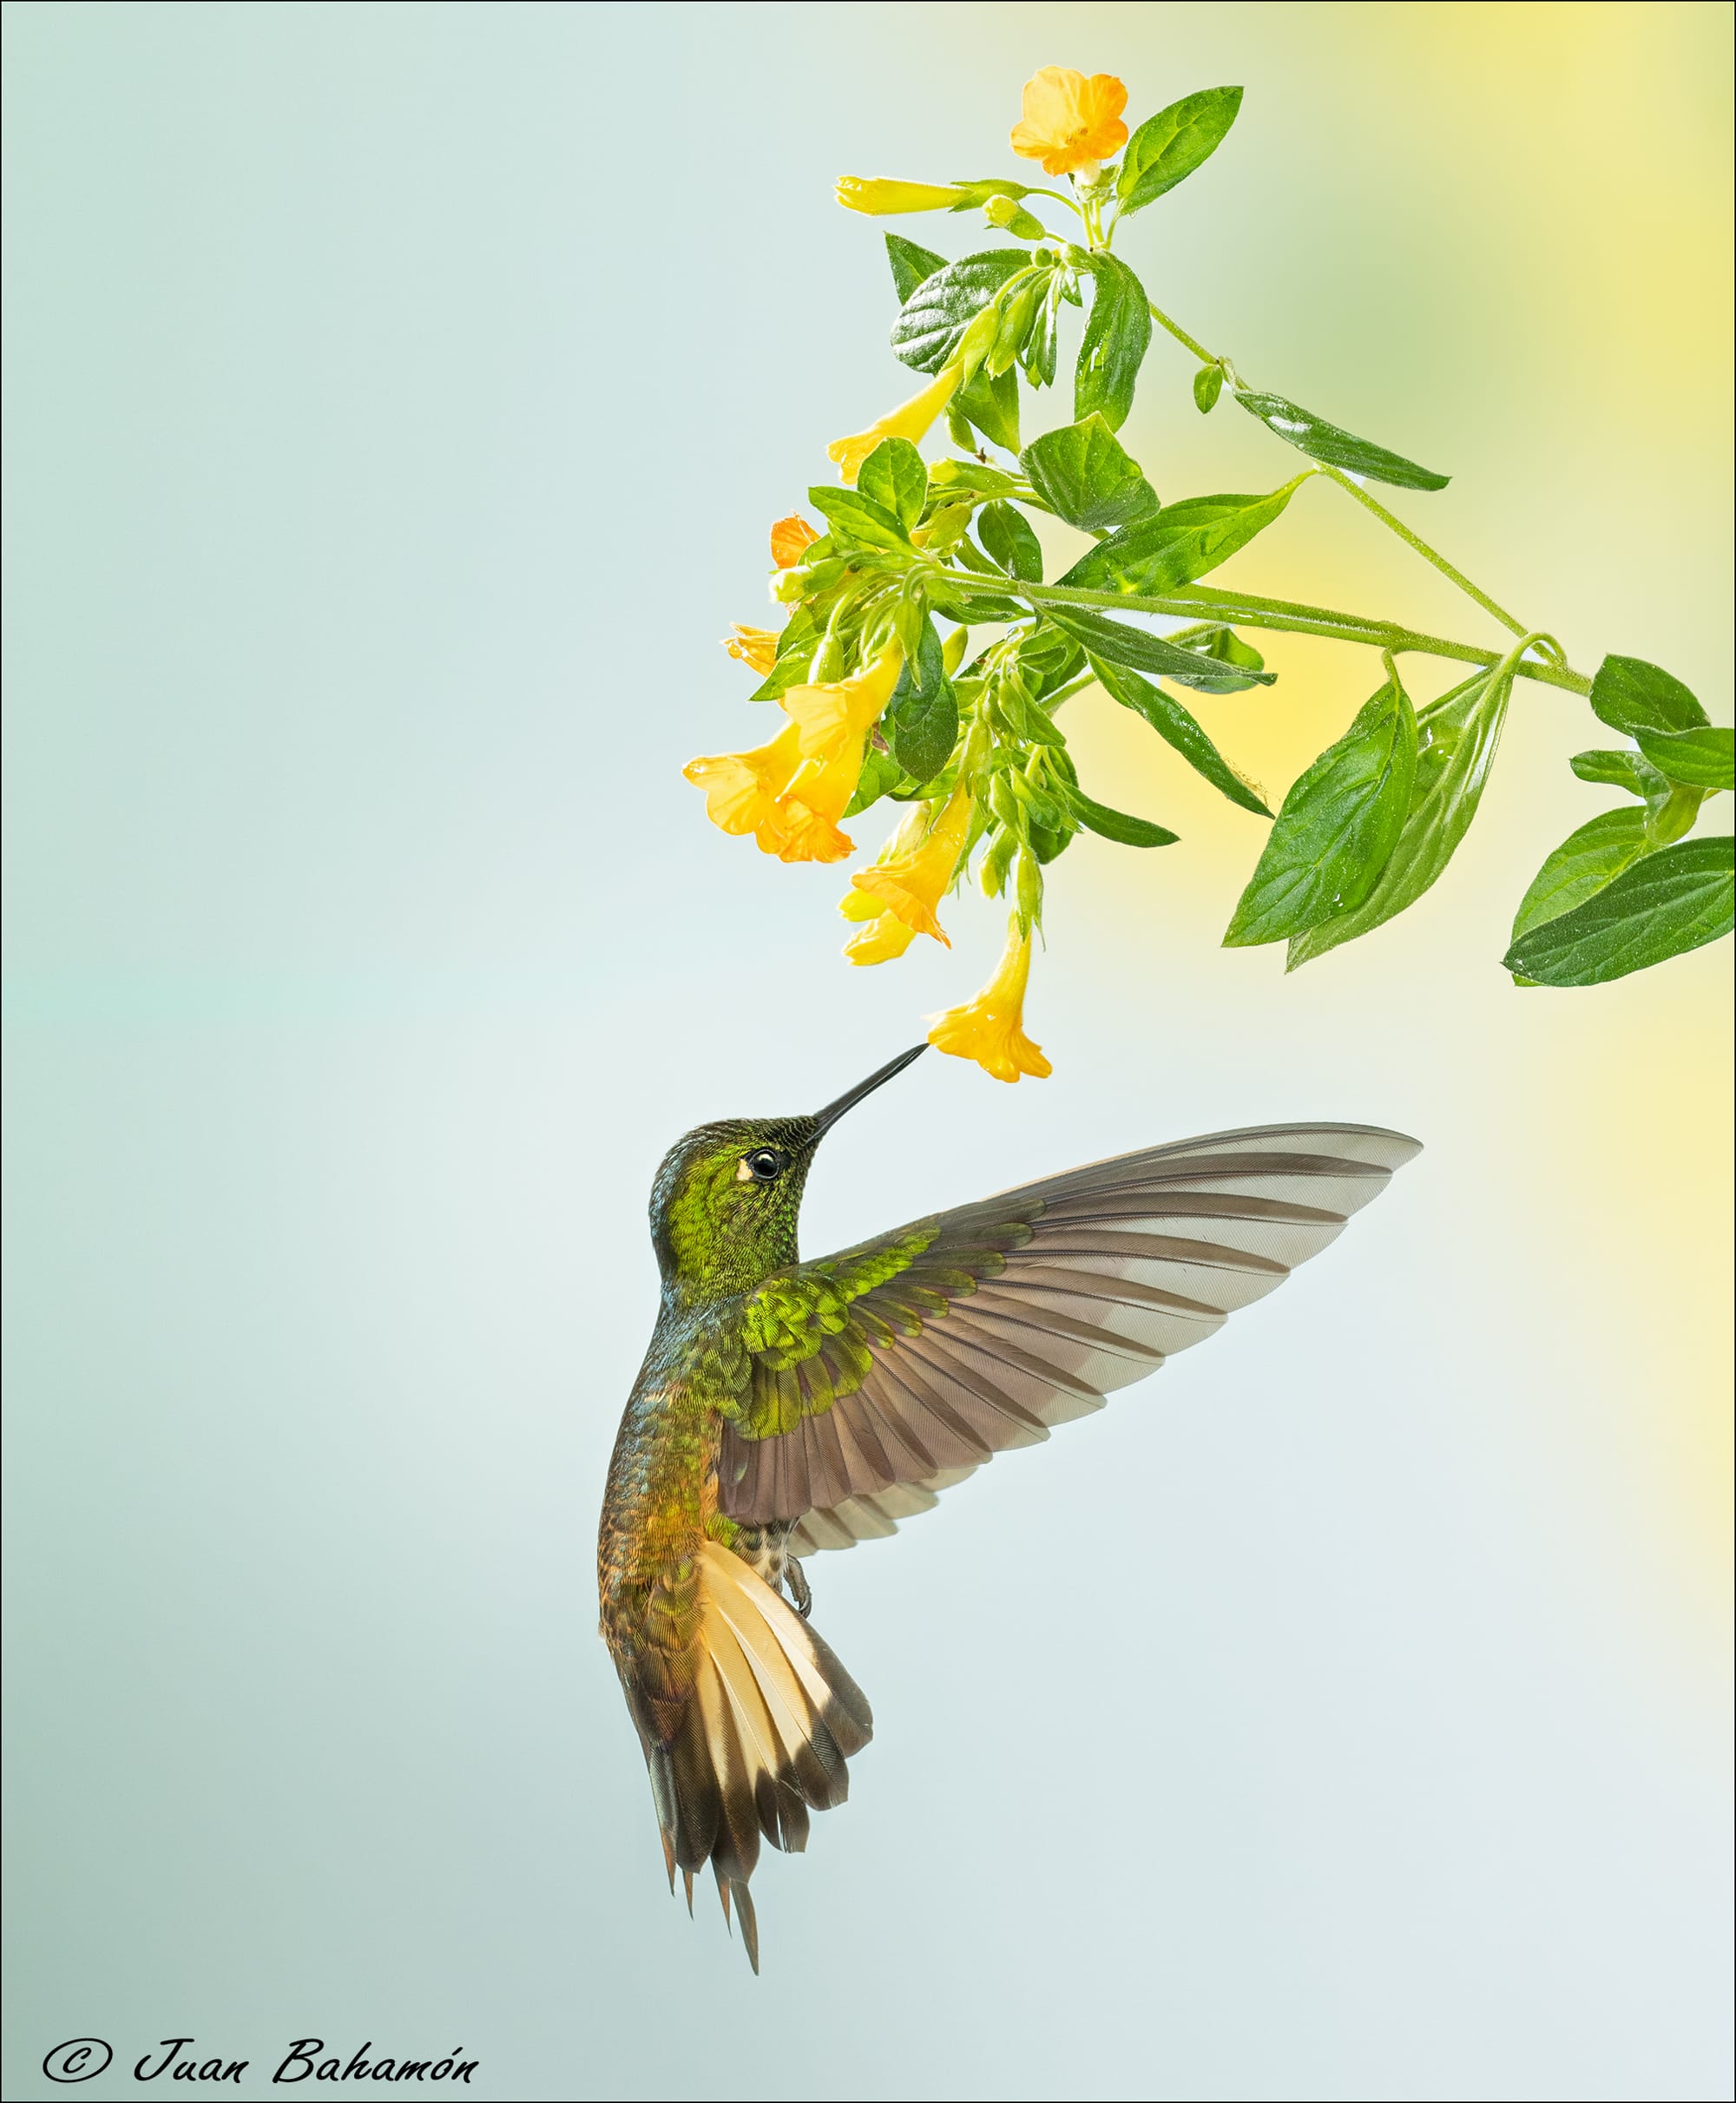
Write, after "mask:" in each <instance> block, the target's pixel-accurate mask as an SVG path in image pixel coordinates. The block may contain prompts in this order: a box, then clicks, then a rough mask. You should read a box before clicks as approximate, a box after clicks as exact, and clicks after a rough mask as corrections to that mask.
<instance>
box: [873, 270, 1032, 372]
mask: <svg viewBox="0 0 1736 2103" xmlns="http://www.w3.org/2000/svg"><path fill="white" fill-rule="evenodd" d="M1029 268H1030V257H1029V254H1027V253H1026V252H1025V250H1024V249H1023V248H985V249H983V251H982V252H981V253H980V254H977V255H967V256H961V257H960V258H959V260H958V261H957V262H956V263H948V264H946V265H945V266H944V267H943V268H941V269H939V270H937V271H936V272H935V273H933V274H932V275H931V276H930V277H927V278H924V279H923V281H922V283H921V284H920V285H918V286H917V288H916V290H915V291H914V292H911V293H910V294H909V295H908V297H907V298H906V299H905V300H904V306H902V307H901V308H900V309H899V312H898V319H897V320H896V321H895V322H894V323H893V324H892V349H893V350H894V352H896V353H897V354H898V357H900V358H903V360H904V363H905V364H906V365H913V366H914V367H915V368H916V370H917V371H918V372H938V371H940V369H941V367H942V366H943V365H945V364H946V362H947V360H948V359H949V358H951V356H952V355H953V353H954V352H956V351H957V348H958V346H959V345H960V343H961V342H962V341H963V337H964V332H965V330H966V329H968V328H969V327H970V324H971V323H972V322H973V321H974V320H975V319H976V317H977V315H978V314H980V313H981V312H982V311H983V308H984V307H985V306H988V304H989V302H990V300H991V299H993V298H994V297H995V295H996V292H999V291H1000V289H1001V287H1002V286H1003V285H1004V284H1005V283H1006V282H1007V280H1008V279H1009V278H1013V277H1016V276H1017V275H1018V273H1019V272H1020V271H1022V270H1029Z"/></svg>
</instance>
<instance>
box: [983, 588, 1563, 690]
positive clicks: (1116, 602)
mask: <svg viewBox="0 0 1736 2103" xmlns="http://www.w3.org/2000/svg"><path fill="white" fill-rule="evenodd" d="M947 582H948V584H949V585H950V587H952V588H954V589H955V590H957V589H959V588H963V590H964V591H965V592H966V593H970V592H973V591H980V592H982V593H983V594H985V595H988V594H993V595H995V596H996V597H1007V596H1009V595H1010V596H1013V597H1016V598H1021V599H1023V600H1024V601H1026V602H1027V603H1028V604H1029V606H1030V607H1031V608H1033V609H1034V610H1036V611H1038V612H1041V610H1042V608H1043V607H1044V606H1045V605H1051V606H1089V607H1096V608H1101V609H1102V610H1103V611H1104V612H1106V613H1122V614H1167V615H1170V616H1172V617H1175V618H1180V619H1182V620H1188V621H1200V620H1207V621H1223V622H1225V623H1226V624H1230V625H1233V626H1235V627H1238V628H1277V629H1280V630H1282V631H1283V632H1285V633H1286V634H1292V635H1318V636H1322V637H1324V638H1325V639H1326V640H1327V641H1333V642H1356V643H1362V644H1364V645H1365V646H1366V647H1368V648H1370V649H1375V650H1387V651H1390V652H1391V654H1392V655H1393V656H1395V657H1401V656H1404V654H1406V653H1412V654H1418V655H1422V656H1427V657H1447V658H1452V659H1454V660H1457V662H1458V663H1460V664H1467V665H1487V666H1490V667H1493V666H1495V665H1496V664H1499V663H1500V662H1501V660H1502V653H1501V652H1500V651H1499V650H1490V649H1485V648H1483V647H1480V646H1479V645H1478V644H1476V643H1472V642H1454V641H1450V640H1449V639H1448V638H1447V637H1446V636H1444V635H1425V634H1422V633H1420V632H1419V631H1418V630H1417V629H1416V628H1401V627H1400V626H1399V624H1398V623H1397V621H1371V620H1368V619H1366V618H1364V616H1363V615H1362V614H1345V613H1338V612H1335V611H1334V610H1333V609H1332V608H1329V607H1323V606H1304V605H1302V604H1300V603H1299V602H1298V601H1295V600H1292V599H1266V598H1260V597H1257V596H1256V595H1253V593H1248V592H1228V591H1220V590H1218V589H1216V588H1214V587H1213V586H1211V585H1204V584H1194V585H1189V586H1187V587H1185V588H1183V589H1182V590H1180V591H1178V592H1166V593H1164V594H1162V595H1159V596H1152V597H1145V596H1141V595H1134V594H1132V593H1128V592H1114V591H1087V590H1085V589H1083V588H1081V587H1080V586H1078V585H1074V584H1012V583H1010V582H1009V581H1008V580H1006V579H998V580H996V579H992V578H988V577H983V578H977V577H974V576H968V575H965V574H964V573H963V572H962V571H952V570H949V571H948V573H947ZM1514 670H1515V671H1516V672H1517V673H1518V674H1521V676H1522V677H1523V678H1526V679H1535V680H1541V681H1542V684H1543V685H1544V686H1546V687H1562V689H1563V690H1564V691H1566V692H1567V693H1581V694H1583V693H1590V692H1591V681H1590V680H1588V679H1587V678H1586V677H1585V676H1584V674H1582V673H1579V672H1575V671H1574V670H1573V669H1572V668H1571V667H1568V666H1567V665H1558V664H1528V663H1523V662H1520V663H1516V665H1515V666H1514Z"/></svg>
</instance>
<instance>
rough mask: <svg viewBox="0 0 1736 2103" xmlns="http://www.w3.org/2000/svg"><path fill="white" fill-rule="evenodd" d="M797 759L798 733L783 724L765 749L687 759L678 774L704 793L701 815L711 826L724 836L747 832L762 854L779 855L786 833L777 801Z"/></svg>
mask: <svg viewBox="0 0 1736 2103" xmlns="http://www.w3.org/2000/svg"><path fill="white" fill-rule="evenodd" d="M801 761H802V752H801V733H800V732H799V730H798V729H797V728H796V726H795V725H794V724H793V723H787V724H786V725H785V726H784V728H783V729H782V730H780V731H779V733H778V735H777V736H776V737H775V738H773V739H772V741H771V743H770V744H769V745H760V746H755V747H754V749H753V751H752V752H719V753H717V754H715V755H714V756H713V757H712V758H710V759H690V760H688V762H687V765H686V766H684V767H683V768H682V769H681V772H682V773H683V774H684V775H685V776H686V777H687V779H688V780H689V781H691V782H692V783H693V784H694V787H695V788H699V789H703V790H704V792H705V799H706V816H707V818H710V820H711V822H712V823H713V825H718V826H720V827H721V828H722V830H723V831H726V832H736V833H744V832H751V833H752V834H753V837H754V838H755V840H757V841H758V843H759V850H760V851H761V853H763V854H781V853H782V852H783V850H784V848H785V846H786V844H788V840H789V830H788V826H787V824H786V813H785V812H783V811H782V810H781V809H780V807H779V801H778V798H779V792H780V791H782V790H783V789H784V788H785V787H786V785H787V784H788V782H789V779H790V777H791V776H792V774H793V773H794V772H796V770H797V768H798V767H799V766H800V765H801Z"/></svg>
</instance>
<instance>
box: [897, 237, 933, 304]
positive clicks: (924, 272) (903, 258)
mask: <svg viewBox="0 0 1736 2103" xmlns="http://www.w3.org/2000/svg"><path fill="white" fill-rule="evenodd" d="M886 260H887V261H888V262H889V263H890V264H891V266H892V283H893V284H894V285H895V286H897V287H898V305H899V306H904V305H905V304H906V302H907V301H908V300H909V299H910V296H911V293H912V292H914V291H915V290H916V288H917V286H918V285H920V284H921V283H922V282H923V280H924V278H931V277H932V276H933V275H934V273H935V272H936V271H937V270H944V269H945V268H946V258H945V257H944V255H937V254H936V253H934V251H933V249H932V248H924V246H922V244H921V242H920V241H907V240H905V239H904V235H903V234H902V233H889V234H888V235H887V236H886Z"/></svg>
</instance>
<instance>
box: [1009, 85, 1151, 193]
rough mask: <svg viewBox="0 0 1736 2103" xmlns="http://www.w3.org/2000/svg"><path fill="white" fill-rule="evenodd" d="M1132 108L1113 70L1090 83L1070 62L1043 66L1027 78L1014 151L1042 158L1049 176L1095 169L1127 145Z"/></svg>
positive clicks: (1030, 157)
mask: <svg viewBox="0 0 1736 2103" xmlns="http://www.w3.org/2000/svg"><path fill="white" fill-rule="evenodd" d="M1127 106H1128V91H1127V89H1125V88H1124V87H1123V86H1122V85H1121V82H1120V81H1118V80H1117V79H1116V78H1115V75H1114V74H1113V73H1094V74H1093V75H1092V76H1091V77H1090V79H1089V80H1087V79H1086V77H1085V76H1084V75H1083V74H1082V73H1075V71H1074V70H1073V69H1072V67H1071V66H1044V67H1043V68H1042V70H1041V71H1040V72H1037V73H1034V74H1033V75H1032V76H1031V77H1030V79H1029V80H1028V81H1027V82H1025V92H1024V117H1023V122H1020V123H1017V124H1015V125H1014V127H1013V133H1012V139H1013V151H1014V152H1015V153H1016V154H1023V155H1024V157H1025V159H1026V160H1027V161H1042V167H1043V173H1044V174H1047V175H1069V174H1074V173H1075V172H1076V171H1077V170H1079V169H1093V168H1095V165H1096V163H1097V162H1098V161H1107V160H1108V158H1109V156H1110V154H1118V153H1120V151H1121V148H1123V147H1124V146H1125V145H1126V144H1127V142H1128V128H1127V126H1126V125H1125V124H1123V123H1122V122H1121V112H1122V110H1124V109H1125V108H1127Z"/></svg>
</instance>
